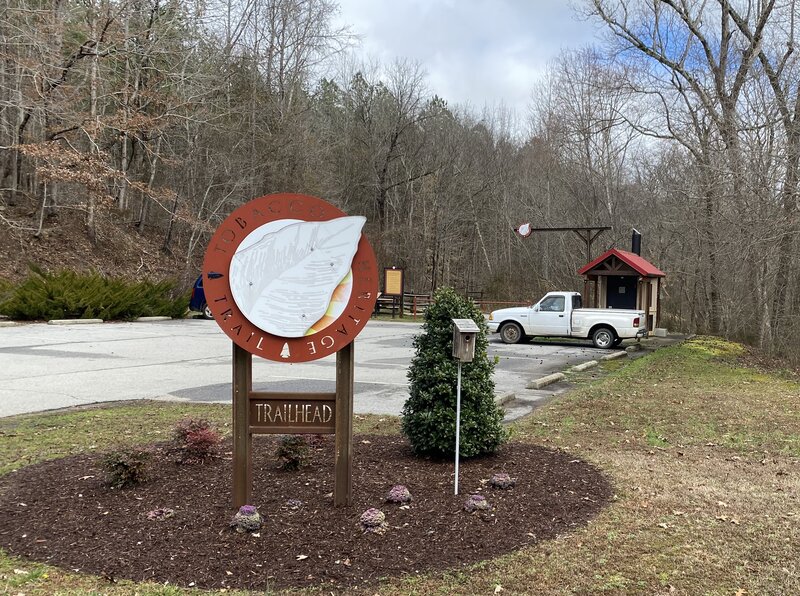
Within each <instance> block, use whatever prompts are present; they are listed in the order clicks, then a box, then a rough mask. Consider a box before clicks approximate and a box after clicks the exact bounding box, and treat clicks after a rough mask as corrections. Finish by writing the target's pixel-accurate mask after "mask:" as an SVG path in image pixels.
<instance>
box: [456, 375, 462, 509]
mask: <svg viewBox="0 0 800 596" xmlns="http://www.w3.org/2000/svg"><path fill="white" fill-rule="evenodd" d="M460 449H461V360H459V361H458V384H457V385H456V493H455V494H458V454H459V451H460Z"/></svg>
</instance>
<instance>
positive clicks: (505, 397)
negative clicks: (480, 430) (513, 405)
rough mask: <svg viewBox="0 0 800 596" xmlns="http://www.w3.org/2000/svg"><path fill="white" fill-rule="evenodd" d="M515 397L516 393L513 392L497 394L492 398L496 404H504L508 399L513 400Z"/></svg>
mask: <svg viewBox="0 0 800 596" xmlns="http://www.w3.org/2000/svg"><path fill="white" fill-rule="evenodd" d="M515 399H517V395H516V394H515V393H506V394H505V395H497V396H495V398H494V403H496V404H497V405H498V406H504V405H506V404H507V403H508V402H510V401H514V400H515Z"/></svg>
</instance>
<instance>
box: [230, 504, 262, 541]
mask: <svg viewBox="0 0 800 596" xmlns="http://www.w3.org/2000/svg"><path fill="white" fill-rule="evenodd" d="M231 527H232V528H235V529H236V531H237V532H239V533H241V534H243V533H245V532H256V531H258V530H259V529H261V515H259V513H258V511H256V508H255V507H254V506H253V505H242V506H241V507H239V511H237V512H236V515H234V516H233V520H232V521H231Z"/></svg>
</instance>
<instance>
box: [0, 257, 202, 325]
mask: <svg viewBox="0 0 800 596" xmlns="http://www.w3.org/2000/svg"><path fill="white" fill-rule="evenodd" d="M0 282H2V280H0ZM187 304H188V298H187V296H186V293H185V292H184V293H182V292H180V291H179V290H178V288H177V283H176V282H174V281H159V282H152V281H147V280H144V281H136V282H131V281H127V280H124V279H115V278H109V277H105V276H103V275H101V274H99V273H97V272H90V273H77V272H75V271H58V272H54V273H47V272H45V271H42V270H41V269H38V268H36V267H32V268H31V270H30V272H29V273H28V277H27V278H26V279H25V280H24V281H23V282H22V283H20V284H19V285H11V284H9V283H8V282H4V283H2V285H0V314H4V315H6V316H9V317H11V318H12V319H16V320H28V321H31V320H33V321H35V320H49V319H103V320H104V321H111V320H123V321H124V320H131V319H135V318H137V317H145V316H168V317H182V316H183V314H184V313H185V312H186V307H187Z"/></svg>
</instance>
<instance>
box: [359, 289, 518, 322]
mask: <svg viewBox="0 0 800 596" xmlns="http://www.w3.org/2000/svg"><path fill="white" fill-rule="evenodd" d="M432 301H433V300H432V297H431V295H430V294H412V293H410V292H407V293H405V294H403V299H402V301H401V299H400V297H399V296H379V297H378V301H377V302H376V303H375V313H374V314H375V315H380V314H390V315H392V318H395V317H400V318H403V317H405V316H410V317H411V318H413V319H414V320H416V319H417V317H418V316H422V315H424V314H425V310H426V309H427V308H428V307H429V306H430V305H431V302H432ZM473 301H474V302H475V304H476V305H477V306H478V308H480V310H481V312H482V313H484V314H489V313H490V312H492V311H493V310H497V309H498V308H508V307H511V306H530V303H528V302H520V301H504V300H487V299H479V300H473ZM401 304H402V309H401Z"/></svg>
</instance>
